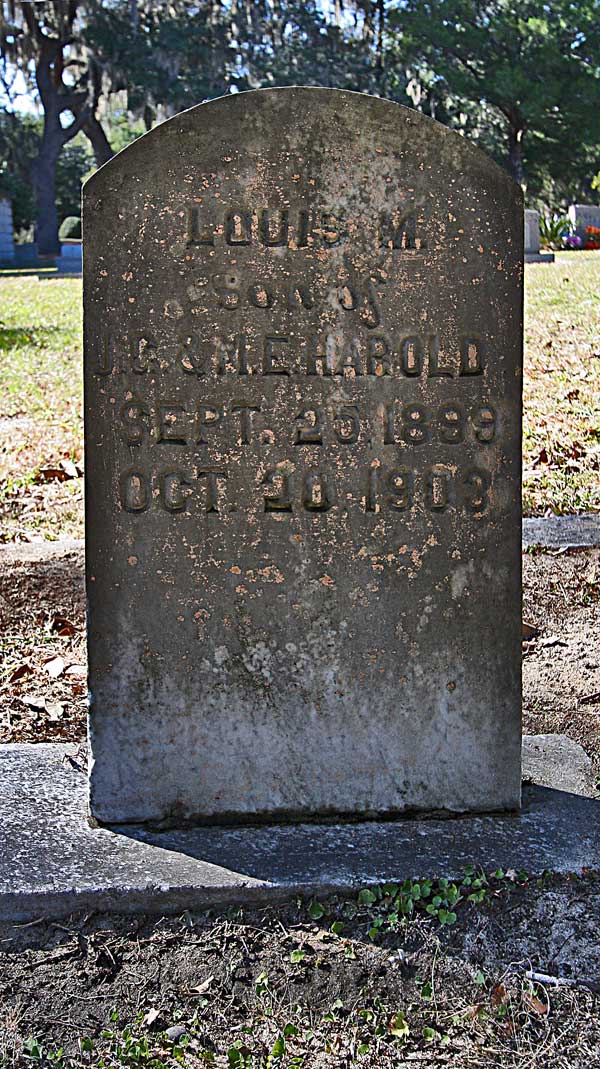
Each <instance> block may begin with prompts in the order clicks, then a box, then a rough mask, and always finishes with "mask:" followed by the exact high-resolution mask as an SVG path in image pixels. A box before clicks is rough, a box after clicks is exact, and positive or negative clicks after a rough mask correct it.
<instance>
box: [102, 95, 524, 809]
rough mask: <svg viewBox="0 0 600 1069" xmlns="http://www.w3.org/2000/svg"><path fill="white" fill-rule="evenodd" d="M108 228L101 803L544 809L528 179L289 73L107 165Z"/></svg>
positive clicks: (415, 123)
mask: <svg viewBox="0 0 600 1069" xmlns="http://www.w3.org/2000/svg"><path fill="white" fill-rule="evenodd" d="M84 250H85V251H84V288H85V298H84V301H85V388H86V501H87V506H86V507H87V526H86V532H87V589H88V598H89V631H88V635H89V638H88V643H89V659H90V695H91V697H90V744H91V754H92V760H91V773H90V803H91V812H92V815H93V816H94V817H95V818H96V819H97V820H99V821H103V822H122V821H150V820H152V821H156V820H173V821H175V822H178V821H183V820H194V821H202V822H228V821H234V822H235V821H244V820H246V821H256V820H268V819H287V818H290V819H301V818H305V817H309V818H315V817H319V816H324V815H334V814H341V815H348V816H371V815H375V814H395V813H401V812H404V811H420V810H447V811H454V812H457V811H473V810H506V809H515V808H517V807H518V806H519V802H520V749H521V748H520V641H521V634H520V561H521V500H520V396H521V336H522V291H521V287H522V263H523V205H522V198H521V194H520V191H519V190H518V188H517V186H516V185H515V184H514V183H513V181H512V180H511V179H510V178H509V177H508V176H507V174H506V173H505V172H504V171H503V170H501V169H500V168H499V167H497V166H496V165H495V164H494V163H492V162H491V161H490V160H489V159H488V158H487V157H486V156H484V155H483V154H482V153H481V152H480V151H479V150H478V149H476V148H475V147H474V146H472V145H470V144H469V143H468V142H467V141H466V140H464V139H463V138H461V137H459V136H458V135H456V134H454V133H452V132H450V131H449V130H447V129H445V128H444V127H442V126H441V125H438V124H437V123H435V122H434V121H432V120H429V119H427V118H425V117H424V116H422V115H420V114H419V113H417V112H415V111H410V110H408V109H405V108H402V107H400V106H399V105H396V104H392V103H389V102H386V101H382V100H377V99H374V98H370V97H365V96H361V95H358V94H353V93H348V92H341V91H337V90H325V89H312V88H310V89H309V88H307V89H304V88H291V89H276V90H265V91H258V92H253V93H245V94H240V95H237V96H231V97H228V98H223V99H220V100H216V101H213V102H210V103H207V104H202V105H200V106H198V107H196V108H193V109H191V110H190V111H188V112H185V113H183V114H181V115H178V116H175V117H174V118H173V119H171V120H169V121H168V122H165V123H164V124H162V125H161V126H159V127H158V128H157V129H155V130H154V131H152V132H150V133H149V134H147V135H146V136H144V137H142V138H140V139H139V140H138V141H136V142H135V143H134V144H132V145H131V146H129V147H128V148H127V149H125V150H124V151H123V152H122V153H120V154H119V155H118V156H117V157H116V158H115V159H113V160H112V161H111V162H109V163H108V164H107V165H106V166H104V167H103V168H101V169H100V170H99V171H98V172H97V173H96V174H95V175H94V176H93V177H92V178H91V179H90V180H89V181H88V182H87V184H86V186H85V192H84Z"/></svg>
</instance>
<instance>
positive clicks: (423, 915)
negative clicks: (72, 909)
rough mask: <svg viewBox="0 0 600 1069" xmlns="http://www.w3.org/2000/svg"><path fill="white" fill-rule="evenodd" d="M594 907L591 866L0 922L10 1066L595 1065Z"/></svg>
mask: <svg viewBox="0 0 600 1069" xmlns="http://www.w3.org/2000/svg"><path fill="white" fill-rule="evenodd" d="M436 893H437V894H438V895H439V894H440V893H441V894H442V895H445V896H446V897H451V898H452V899H453V900H454V907H453V909H452V910H451V911H450V912H449V913H448V912H447V913H445V914H444V919H443V920H441V919H440V916H439V915H438V912H441V911H436V910H435V909H434V914H431V913H428V912H427V910H426V904H427V903H430V902H431V901H432V900H433V899H435V895H436ZM421 896H422V897H421ZM469 896H471V899H470V900H469ZM409 900H410V904H409ZM399 906H400V907H401V909H400V914H398V908H399ZM403 908H406V910H407V912H406V914H403V913H402V909H403ZM599 911H600V881H599V879H598V876H597V875H593V874H587V875H584V876H571V877H551V876H548V875H545V876H542V877H529V876H527V875H526V874H525V873H516V872H514V871H509V872H508V873H506V874H505V873H503V872H502V871H499V872H498V873H495V874H494V875H491V874H487V875H486V874H484V873H481V872H478V871H477V870H469V872H468V873H465V875H464V877H462V878H460V879H459V880H457V882H456V884H454V885H453V884H449V885H448V886H442V885H440V884H439V883H438V882H436V881H430V880H418V881H412V880H409V881H408V882H407V884H406V885H401V886H399V885H397V884H386V885H384V887H382V888H377V889H364V890H362V891H361V892H359V893H357V894H355V895H354V896H352V897H349V898H346V899H343V898H340V897H332V898H323V899H322V900H316V899H313V900H312V901H310V902H308V901H302V900H300V899H299V900H297V901H296V902H295V903H290V904H287V905H280V906H278V907H272V908H268V909H258V908H253V909H245V910H241V909H237V908H230V909H229V910H227V911H225V910H222V911H211V912H207V913H199V914H190V913H185V914H184V915H183V916H181V917H176V918H161V919H152V918H147V917H134V918H124V917H116V916H109V915H101V914H96V915H87V916H85V917H83V916H81V915H79V916H77V915H74V916H72V917H70V918H66V919H63V921H62V922H61V923H52V922H49V921H45V920H44V919H43V918H40V919H39V920H37V921H33V922H32V923H30V924H28V925H21V926H17V925H16V926H9V927H6V928H4V929H3V930H1V931H0V1003H1V1004H2V1005H3V1007H4V1012H3V1014H2V1016H1V1019H0V1065H3V1066H6V1067H7V1069H8V1067H9V1066H10V1067H11V1069H26V1067H31V1066H32V1065H39V1066H48V1067H50V1066H54V1067H55V1069H75V1067H77V1069H79V1067H81V1069H83V1067H85V1066H88V1067H94V1069H100V1067H104V1069H126V1067H134V1066H135V1067H138V1069H139V1067H147V1069H176V1067H177V1066H181V1067H183V1069H200V1067H202V1066H204V1067H210V1066H212V1067H214V1069H342V1067H348V1069H351V1067H354V1066H356V1067H363V1069H410V1067H411V1066H414V1065H418V1066H423V1067H424V1069H433V1067H434V1066H452V1067H453V1069H484V1067H485V1069H488V1067H489V1069H548V1067H550V1066H552V1069H591V1067H592V1066H597V1065H598V1064H599V1063H598V1059H599V1057H600V995H599V990H600V983H599V982H598V977H599V974H600V973H599V969H600V951H599V948H598V944H597V917H598V913H599ZM530 970H532V971H533V973H534V974H535V975H533V976H532V975H529V976H528V971H530ZM557 974H558V975H563V976H566V977H567V980H566V982H563V983H561V984H559V985H558V986H555V985H552V983H551V978H552V976H553V975H554V976H556V975H557Z"/></svg>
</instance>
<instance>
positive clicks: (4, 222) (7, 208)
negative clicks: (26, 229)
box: [0, 197, 15, 264]
mask: <svg viewBox="0 0 600 1069" xmlns="http://www.w3.org/2000/svg"><path fill="white" fill-rule="evenodd" d="M14 256H15V243H14V235H13V217H12V204H11V202H10V200H9V199H8V197H0V263H9V264H10V263H12V262H13V260H14Z"/></svg>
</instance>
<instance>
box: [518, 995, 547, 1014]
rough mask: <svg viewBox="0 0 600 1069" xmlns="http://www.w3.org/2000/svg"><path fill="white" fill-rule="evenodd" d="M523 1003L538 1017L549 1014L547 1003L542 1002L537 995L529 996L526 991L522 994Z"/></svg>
mask: <svg viewBox="0 0 600 1069" xmlns="http://www.w3.org/2000/svg"><path fill="white" fill-rule="evenodd" d="M523 1002H524V1003H525V1005H526V1006H527V1007H528V1009H530V1010H531V1011H532V1012H533V1013H537V1014H538V1016H540V1017H546V1016H547V1015H548V1013H549V1012H550V1005H549V1003H547V1002H542V1001H541V999H539V998H538V997H537V995H530V994H528V993H527V992H526V991H525V992H524V993H523Z"/></svg>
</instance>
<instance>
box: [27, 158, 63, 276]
mask: <svg viewBox="0 0 600 1069" xmlns="http://www.w3.org/2000/svg"><path fill="white" fill-rule="evenodd" d="M59 152H60V148H59V149H58V151H57V152H56V153H54V152H52V151H51V149H50V147H49V146H48V145H47V144H44V142H43V141H42V145H41V148H40V152H39V155H38V156H37V157H36V159H34V160H33V162H32V164H31V179H32V182H33V188H34V192H35V212H36V241H37V247H38V254H39V255H40V256H59V255H60V242H59V240H58V214H57V211H56V197H55V192H56V162H57V160H58V153H59Z"/></svg>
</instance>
